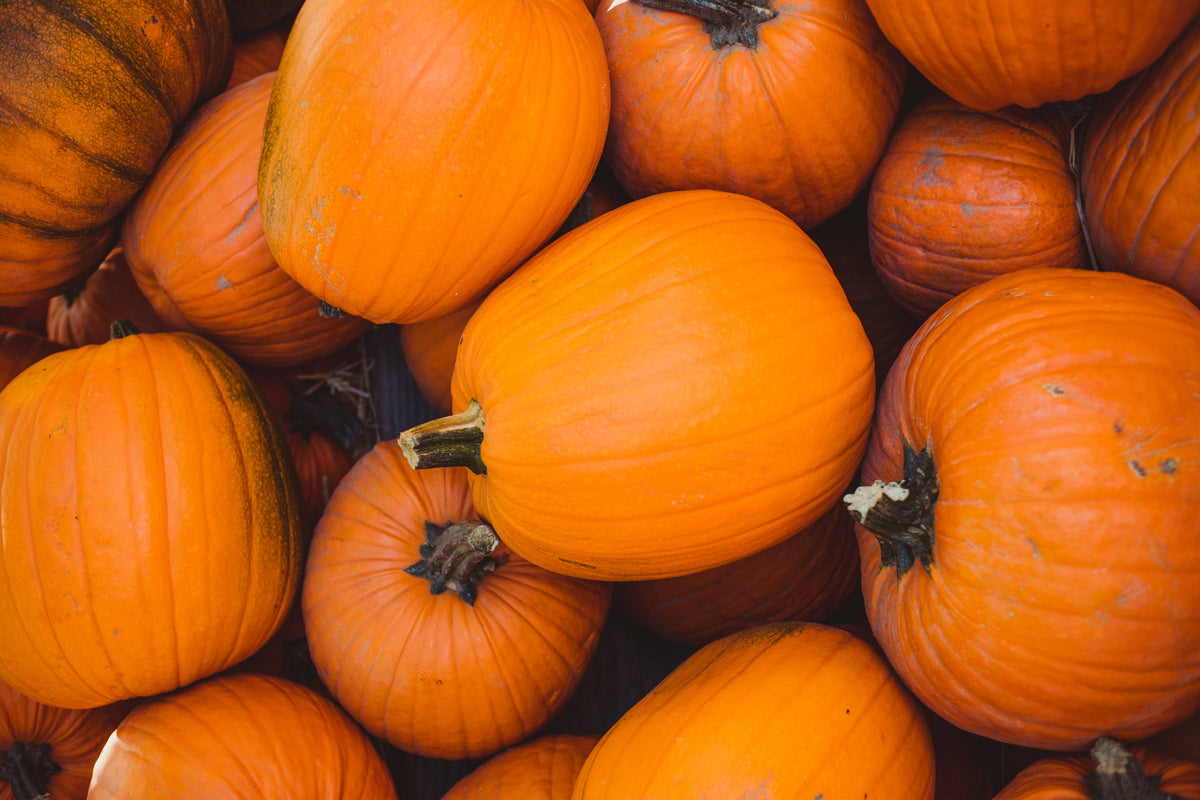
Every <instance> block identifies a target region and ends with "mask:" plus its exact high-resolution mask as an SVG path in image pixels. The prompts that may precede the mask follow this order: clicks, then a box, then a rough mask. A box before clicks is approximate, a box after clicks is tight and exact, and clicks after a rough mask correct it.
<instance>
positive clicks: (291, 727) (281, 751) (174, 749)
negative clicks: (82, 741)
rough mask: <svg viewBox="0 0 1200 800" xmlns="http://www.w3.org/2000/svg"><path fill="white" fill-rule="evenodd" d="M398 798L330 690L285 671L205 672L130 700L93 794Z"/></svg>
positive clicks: (272, 799)
mask: <svg viewBox="0 0 1200 800" xmlns="http://www.w3.org/2000/svg"><path fill="white" fill-rule="evenodd" d="M148 793H150V794H152V795H154V796H158V797H172V798H178V800H201V798H211V797H246V798H249V797H254V798H258V800H284V798H289V799H290V798H296V797H303V798H310V799H311V800H395V798H396V790H395V787H394V785H393V784H392V777H391V774H390V773H389V772H388V769H387V765H386V764H385V763H384V761H383V759H382V758H381V757H380V755H379V753H378V752H377V751H376V750H375V746H374V745H373V744H372V742H371V740H370V739H369V738H367V736H366V734H364V733H363V732H362V730H361V729H360V728H359V727H358V726H357V725H355V724H354V722H353V721H352V720H351V719H350V718H349V717H348V716H347V715H346V713H345V712H344V711H343V710H342V709H340V708H338V706H337V705H336V704H335V703H333V702H332V701H331V700H329V699H328V698H326V697H325V696H323V695H320V694H318V693H317V692H315V691H313V690H311V689H307V688H305V687H303V686H300V685H299V684H295V683H292V682H291V681H288V680H284V679H282V678H275V677H270V676H267V675H255V674H251V673H240V674H236V675H221V676H217V677H213V678H208V679H206V680H204V681H201V682H199V683H197V684H196V685H194V686H190V687H188V688H186V689H183V690H181V691H178V692H174V693H172V694H169V695H166V696H163V697H159V698H155V699H153V700H149V701H147V702H145V703H143V704H142V705H140V706H139V707H138V708H136V709H134V710H133V711H132V712H131V713H130V714H129V716H127V717H126V718H125V719H124V720H123V721H122V722H121V724H120V725H119V726H118V727H117V730H116V732H115V733H114V734H113V735H112V736H111V737H110V738H109V740H108V742H107V743H106V744H105V745H104V749H103V750H102V751H101V752H100V757H99V759H98V760H97V762H96V769H95V771H94V772H93V775H92V784H91V788H90V789H89V790H88V798H89V800H118V799H120V800H124V799H125V798H133V797H146V796H147V794H148Z"/></svg>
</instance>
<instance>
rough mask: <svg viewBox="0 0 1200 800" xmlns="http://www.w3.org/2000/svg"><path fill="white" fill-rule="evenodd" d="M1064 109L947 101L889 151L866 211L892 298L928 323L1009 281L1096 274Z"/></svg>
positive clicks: (937, 98) (904, 131) (924, 106)
mask: <svg viewBox="0 0 1200 800" xmlns="http://www.w3.org/2000/svg"><path fill="white" fill-rule="evenodd" d="M1070 143H1071V125H1070V121H1069V120H1068V119H1067V116H1066V115H1065V114H1064V113H1063V112H1062V111H1060V110H1059V109H1058V108H1057V107H1055V106H1047V107H1044V108H1039V109H1033V110H1029V109H1024V108H1020V107H1019V106H1011V107H1008V108H1003V109H1000V110H999V111H993V112H984V111H975V110H973V109H970V108H967V107H966V106H964V105H962V104H961V103H959V102H957V101H955V100H951V99H950V98H948V97H946V96H945V95H943V94H940V93H937V94H934V95H931V96H930V97H927V98H926V99H925V100H923V101H921V102H920V103H919V104H918V105H917V107H916V108H914V109H913V111H912V112H911V113H910V114H909V115H908V116H906V117H905V118H904V119H903V120H902V121H901V122H900V124H899V125H898V126H897V128H896V131H895V133H894V134H893V136H892V138H891V140H890V141H889V142H888V145H887V149H886V151H885V152H884V154H883V158H882V159H881V160H880V162H879V167H878V168H877V169H876V171H875V176H874V177H873V178H872V180H871V189H870V194H869V196H868V204H867V231H868V237H869V239H868V240H869V242H870V249H871V260H872V262H873V263H874V265H875V269H876V270H877V271H878V273H879V277H880V279H881V280H882V281H883V284H884V286H885V287H886V288H887V291H888V292H889V293H890V294H891V295H892V296H893V297H895V298H896V301H897V302H898V303H900V305H901V306H903V307H904V308H905V309H907V310H908V311H909V313H911V314H912V315H913V316H915V317H917V318H919V319H924V318H925V317H927V316H929V314H931V313H932V312H933V311H934V310H936V309H937V308H938V306H940V305H942V303H944V302H946V301H947V300H949V299H950V298H951V297H954V296H955V295H957V294H959V293H961V292H962V291H963V290H965V289H967V288H968V287H971V286H974V285H976V284H979V283H983V282H984V281H986V280H988V279H989V278H994V277H996V276H997V275H1002V274H1004V273H1006V272H1015V271H1017V270H1019V269H1029V268H1034V267H1063V268H1079V267H1086V266H1088V264H1089V261H1088V254H1087V244H1086V243H1085V241H1084V236H1083V227H1082V223H1081V222H1080V218H1079V212H1078V210H1077V209H1076V206H1075V176H1074V173H1072V171H1071V166H1070V164H1069V163H1068V161H1067V158H1068V152H1069V150H1070Z"/></svg>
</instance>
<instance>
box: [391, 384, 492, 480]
mask: <svg viewBox="0 0 1200 800" xmlns="http://www.w3.org/2000/svg"><path fill="white" fill-rule="evenodd" d="M399 443H400V449H401V450H402V451H403V452H404V457H405V458H407V459H408V463H409V465H410V466H411V467H412V468H413V469H429V468H430V467H466V468H467V469H469V470H471V471H472V472H474V473H475V474H476V475H486V474H487V467H486V466H484V463H483V458H482V457H481V456H480V446H481V445H482V444H483V407H482V406H480V405H479V403H478V401H476V400H471V402H470V403H469V404H468V405H467V408H466V410H464V411H460V412H459V413H457V414H451V415H450V416H448V417H441V418H439V419H434V420H430V421H429V422H422V423H421V424H420V425H414V426H413V427H411V428H409V429H408V430H406V431H405V432H404V433H402V434H400V438H399Z"/></svg>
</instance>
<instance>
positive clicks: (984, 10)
mask: <svg viewBox="0 0 1200 800" xmlns="http://www.w3.org/2000/svg"><path fill="white" fill-rule="evenodd" d="M867 5H869V6H870V7H871V13H872V14H873V15H874V16H875V19H876V20H877V21H878V22H879V27H880V28H882V29H883V32H884V34H886V36H887V38H888V39H889V40H890V41H891V42H892V43H893V44H894V45H895V46H896V47H897V48H899V50H900V52H901V53H903V54H904V56H905V58H907V59H908V60H909V61H910V62H912V64H913V66H915V67H916V68H917V69H918V70H920V71H921V72H922V73H923V74H924V75H925V77H927V78H928V79H929V80H930V82H932V83H933V84H934V85H935V86H937V87H938V88H940V89H941V90H942V91H944V92H945V93H946V94H948V95H950V96H951V97H953V98H954V99H955V100H958V101H959V102H960V103H963V104H964V105H968V106H970V107H971V108H976V109H979V110H981V111H994V110H995V109H998V108H1001V107H1003V106H1007V105H1019V106H1025V107H1026V108H1034V107H1036V106H1040V105H1042V104H1044V103H1049V102H1052V101H1055V100H1078V99H1079V98H1081V97H1084V96H1085V95H1089V94H1096V93H1099V92H1106V91H1108V90H1109V89H1111V88H1112V87H1113V86H1115V85H1116V84H1117V82H1118V81H1121V80H1122V79H1124V78H1127V77H1129V76H1130V75H1133V74H1134V73H1135V72H1138V71H1139V70H1142V69H1145V68H1146V67H1148V66H1149V65H1150V63H1151V62H1153V61H1154V60H1155V59H1156V58H1158V57H1159V56H1160V55H1162V53H1163V51H1164V50H1166V49H1167V46H1168V45H1169V44H1170V43H1171V41H1172V40H1173V39H1175V37H1177V36H1178V35H1179V33H1180V31H1182V30H1183V28H1184V27H1185V26H1186V25H1187V24H1188V21H1189V20H1191V19H1192V18H1193V17H1194V16H1196V14H1197V13H1198V12H1200V0H1056V2H1051V3H1047V2H1042V1H1041V0H975V2H970V3H964V2H961V0H921V2H912V0H867Z"/></svg>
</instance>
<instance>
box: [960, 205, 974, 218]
mask: <svg viewBox="0 0 1200 800" xmlns="http://www.w3.org/2000/svg"><path fill="white" fill-rule="evenodd" d="M960 207H961V208H962V213H963V215H964V216H968V217H973V216H975V210H976V209H975V204H974V203H963V204H962V205H961V206H960Z"/></svg>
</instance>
